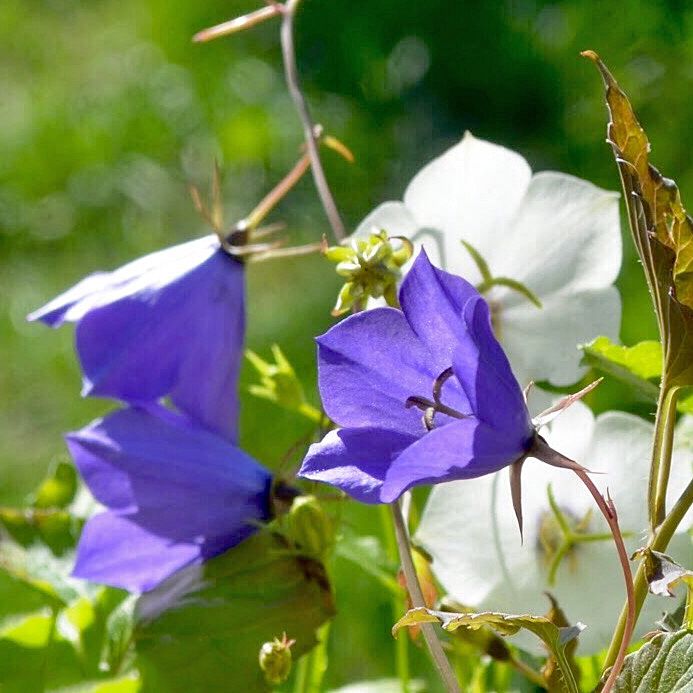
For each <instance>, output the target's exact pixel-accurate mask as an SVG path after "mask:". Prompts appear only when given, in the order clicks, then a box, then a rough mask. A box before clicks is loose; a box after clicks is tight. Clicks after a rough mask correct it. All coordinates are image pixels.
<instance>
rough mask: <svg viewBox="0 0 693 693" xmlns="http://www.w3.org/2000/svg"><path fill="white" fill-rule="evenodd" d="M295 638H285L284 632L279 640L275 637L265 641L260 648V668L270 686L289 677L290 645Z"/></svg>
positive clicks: (278, 683)
mask: <svg viewBox="0 0 693 693" xmlns="http://www.w3.org/2000/svg"><path fill="white" fill-rule="evenodd" d="M295 642H296V641H295V640H287V637H286V633H284V634H282V637H281V640H280V639H279V638H275V639H274V640H271V641H270V642H266V643H264V644H263V645H262V647H261V648H260V654H259V656H258V661H259V663H260V669H262V671H263V673H264V674H265V680H266V681H267V683H269V684H270V685H271V686H278V685H280V684H282V683H284V681H286V679H288V678H289V674H290V673H291V664H292V657H291V646H292V645H293V644H294V643H295Z"/></svg>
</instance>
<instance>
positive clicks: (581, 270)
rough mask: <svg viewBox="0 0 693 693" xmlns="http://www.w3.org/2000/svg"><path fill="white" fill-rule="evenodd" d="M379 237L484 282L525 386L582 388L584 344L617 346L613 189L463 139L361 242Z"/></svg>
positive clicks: (375, 215)
mask: <svg viewBox="0 0 693 693" xmlns="http://www.w3.org/2000/svg"><path fill="white" fill-rule="evenodd" d="M374 230H376V231H381V230H385V231H386V232H387V233H388V234H389V235H390V236H406V237H408V238H409V239H411V240H412V241H413V242H414V244H415V246H420V245H421V244H425V246H426V250H427V252H428V253H429V256H430V258H431V261H432V262H433V263H434V264H435V265H436V266H438V267H442V268H443V269H445V270H447V271H449V272H452V273H453V274H457V275H459V276H461V277H464V278H465V279H467V280H468V281H470V282H472V283H473V284H474V285H476V286H478V288H479V289H480V290H481V291H482V293H483V294H484V296H485V297H486V298H487V299H488V302H489V304H490V306H491V312H492V316H493V325H494V330H495V333H496V337H497V338H498V340H499V341H500V343H501V344H502V345H503V348H504V350H505V352H506V353H507V355H508V358H509V360H510V363H511V365H512V368H513V372H514V373H515V375H516V377H517V379H518V380H519V382H520V383H522V385H523V386H524V385H525V384H527V383H528V382H529V381H530V380H534V381H549V382H551V383H553V384H554V385H570V384H572V383H575V382H576V381H577V380H579V378H580V376H581V375H582V374H583V372H584V369H582V368H581V367H580V365H579V362H580V357H581V355H580V353H579V351H578V350H577V349H576V345H578V344H581V343H585V342H588V341H590V340H591V339H593V338H594V337H595V336H597V335H607V336H610V337H611V338H612V339H616V338H618V330H619V324H620V317H621V303H620V298H619V294H618V291H617V289H616V288H615V287H614V286H613V282H614V280H615V279H616V277H617V275H618V272H619V268H620V266H621V232H620V225H619V215H618V194H616V193H613V192H608V191H606V190H602V189H600V188H597V187H596V186H594V185H592V184H591V183H588V182H587V181H584V180H581V179H579V178H575V177H573V176H569V175H566V174H563V173H556V172H552V171H544V172H541V173H535V174H534V175H532V171H531V169H530V167H529V165H528V164H527V162H526V161H525V159H524V158H523V157H522V156H520V155H519V154H517V153H516V152H513V151H511V150H509V149H506V148H505V147H501V146H498V145H496V144H492V143H490V142H486V141H484V140H480V139H476V138H475V137H473V136H472V135H471V134H469V133H467V134H466V135H465V137H464V139H463V140H462V141H461V142H460V143H458V144H456V145H455V146H453V147H452V148H450V149H448V150H447V151H446V152H444V153H443V154H442V155H441V156H439V157H438V158H436V159H434V160H433V161H431V162H430V163H428V164H427V165H426V166H424V168H423V169H421V170H420V171H419V172H418V173H417V174H416V176H414V178H413V180H412V181H411V182H410V183H409V186H408V187H407V189H406V191H405V193H404V200H403V202H386V203H384V204H382V205H380V206H379V207H377V208H376V209H375V210H374V211H373V212H371V214H369V215H368V216H367V217H366V218H365V219H364V221H363V222H362V223H361V224H360V225H359V227H358V229H357V230H356V232H355V234H354V236H356V237H362V236H367V235H369V234H371V233H372V232H373V231H374ZM463 241H464V242H465V243H467V244H468V246H467V247H465V245H464V244H463ZM469 246H471V249H472V250H474V251H476V253H477V254H478V256H480V258H481V259H482V260H483V261H485V263H486V265H487V266H488V267H487V269H488V273H489V276H487V277H484V276H482V272H481V268H480V265H479V262H478V261H475V260H474V258H473V257H472V253H471V252H470V249H469ZM406 269H407V268H406V267H405V268H404V271H406ZM506 280H509V281H506ZM518 288H520V289H522V290H526V293H523V291H522V290H518Z"/></svg>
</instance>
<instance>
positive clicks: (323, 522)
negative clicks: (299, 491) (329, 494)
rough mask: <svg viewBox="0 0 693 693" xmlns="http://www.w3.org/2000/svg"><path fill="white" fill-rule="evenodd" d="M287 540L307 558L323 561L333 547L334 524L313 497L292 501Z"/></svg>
mask: <svg viewBox="0 0 693 693" xmlns="http://www.w3.org/2000/svg"><path fill="white" fill-rule="evenodd" d="M287 522H288V530H289V538H290V539H291V540H292V541H293V542H294V543H295V544H296V545H297V546H298V547H299V548H300V549H301V550H302V551H303V552H304V553H305V554H306V555H308V556H311V557H313V558H318V559H323V558H324V557H325V556H326V555H327V554H328V553H329V552H330V551H331V550H332V546H333V545H334V539H335V528H334V522H333V521H332V519H331V518H330V517H329V516H328V515H327V513H326V512H325V511H324V510H323V508H322V506H321V505H320V502H319V501H318V499H317V498H316V497H315V496H299V497H298V498H295V499H294V502H293V503H292V505H291V509H290V510H289V514H288V516H287Z"/></svg>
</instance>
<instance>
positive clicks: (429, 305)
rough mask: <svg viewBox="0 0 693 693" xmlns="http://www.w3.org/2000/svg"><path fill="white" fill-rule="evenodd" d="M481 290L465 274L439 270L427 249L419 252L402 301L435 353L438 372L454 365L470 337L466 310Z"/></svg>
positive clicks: (413, 325) (411, 321)
mask: <svg viewBox="0 0 693 693" xmlns="http://www.w3.org/2000/svg"><path fill="white" fill-rule="evenodd" d="M478 296H479V292H478V291H477V290H476V289H475V288H474V287H473V286H472V285H471V284H470V283H469V282H467V281H465V280H464V279H462V278H461V277H456V276H454V275H452V274H449V273H448V272H443V271H442V270H439V269H436V268H435V267H434V266H433V265H432V264H431V262H430V260H429V259H428V256H427V255H426V251H425V250H424V249H421V251H420V252H419V255H418V256H417V258H416V260H414V263H413V265H412V267H411V269H410V270H409V272H408V273H407V276H406V277H405V278H404V281H403V282H402V286H401V288H400V292H399V300H400V303H401V304H402V310H403V311H404V315H405V316H406V318H407V321H408V322H409V324H410V325H411V328H412V330H413V331H414V333H415V334H416V336H417V337H418V338H419V340H421V342H423V343H424V344H425V345H426V347H427V348H428V350H429V351H430V352H431V354H433V356H434V358H435V360H436V363H437V364H438V368H439V370H438V373H440V372H441V371H442V370H444V369H445V368H449V367H450V366H452V359H453V354H454V352H455V349H456V348H457V345H458V344H459V343H460V342H462V341H464V340H466V339H467V327H466V325H465V323H464V320H463V319H462V313H463V310H464V307H465V305H466V304H467V301H469V299H470V298H476V297H478Z"/></svg>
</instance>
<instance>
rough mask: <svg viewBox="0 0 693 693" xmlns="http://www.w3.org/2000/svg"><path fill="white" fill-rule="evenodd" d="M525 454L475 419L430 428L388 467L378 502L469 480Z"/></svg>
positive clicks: (522, 448)
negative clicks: (418, 489)
mask: <svg viewBox="0 0 693 693" xmlns="http://www.w3.org/2000/svg"><path fill="white" fill-rule="evenodd" d="M524 453H525V448H524V447H523V445H522V444H521V443H520V442H518V441H517V440H516V439H514V438H508V437H507V436H505V435H504V434H503V433H499V432H498V431H495V430H494V429H492V428H491V427H490V426H487V425H486V424H484V423H482V422H481V421H479V420H477V419H475V418H468V419H461V420H459V421H455V422H454V423H451V424H449V425H447V426H441V427H440V428H435V429H433V430H432V431H431V432H430V433H427V434H426V435H425V436H424V437H423V438H421V439H419V440H417V441H416V442H415V443H414V444H413V445H410V446H409V447H408V448H407V449H406V450H404V451H403V452H402V454H400V455H399V456H398V457H397V459H396V460H395V461H394V462H393V463H392V464H391V465H390V467H389V469H388V470H387V474H386V475H385V478H384V480H383V485H382V488H381V490H380V502H382V503H391V502H392V501H394V500H396V499H397V498H399V496H401V495H402V494H403V493H404V492H405V491H406V490H407V489H409V488H411V487H412V486H418V485H419V484H429V483H441V482H443V481H453V480H454V479H472V478H474V477H478V476H483V475H484V474H490V473H491V472H495V471H498V470H499V469H502V468H503V467H506V466H508V465H509V464H512V463H513V462H514V461H515V460H517V459H518V458H519V457H521V456H522V455H523V454H524Z"/></svg>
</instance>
